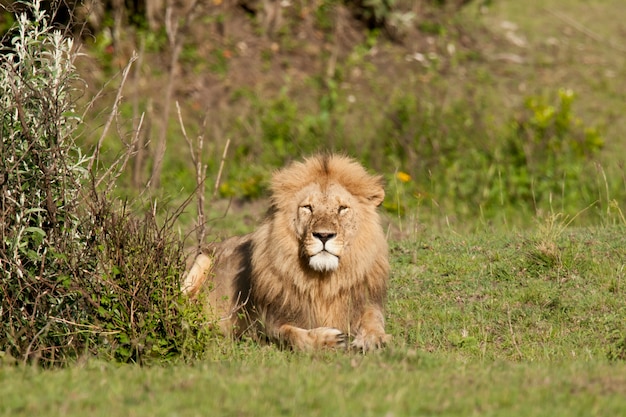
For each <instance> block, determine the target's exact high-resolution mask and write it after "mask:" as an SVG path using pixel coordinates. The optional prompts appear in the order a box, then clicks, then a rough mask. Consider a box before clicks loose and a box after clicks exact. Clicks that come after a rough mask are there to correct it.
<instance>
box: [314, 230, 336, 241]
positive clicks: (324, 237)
mask: <svg viewBox="0 0 626 417" xmlns="http://www.w3.org/2000/svg"><path fill="white" fill-rule="evenodd" d="M335 236H337V233H331V232H313V237H315V238H317V239H319V240H320V241H321V242H322V243H323V244H326V242H328V241H329V240H330V239H332V238H334V237H335Z"/></svg>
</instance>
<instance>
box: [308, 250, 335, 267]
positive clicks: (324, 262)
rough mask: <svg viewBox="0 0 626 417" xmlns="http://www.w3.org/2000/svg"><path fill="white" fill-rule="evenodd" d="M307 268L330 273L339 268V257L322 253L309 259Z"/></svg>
mask: <svg viewBox="0 0 626 417" xmlns="http://www.w3.org/2000/svg"><path fill="white" fill-rule="evenodd" d="M309 266H310V267H311V268H313V269H314V270H316V271H319V272H331V271H334V270H335V269H337V268H338V267H339V257H337V256H335V255H333V254H332V253H330V252H326V251H322V252H320V253H318V254H317V255H313V256H311V257H310V258H309Z"/></svg>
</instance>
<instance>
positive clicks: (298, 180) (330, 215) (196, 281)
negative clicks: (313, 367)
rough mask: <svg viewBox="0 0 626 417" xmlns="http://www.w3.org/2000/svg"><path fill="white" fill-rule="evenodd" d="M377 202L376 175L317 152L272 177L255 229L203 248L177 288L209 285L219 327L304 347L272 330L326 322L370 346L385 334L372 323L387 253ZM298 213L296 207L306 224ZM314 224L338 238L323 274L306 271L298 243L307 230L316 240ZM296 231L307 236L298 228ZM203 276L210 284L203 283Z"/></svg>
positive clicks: (379, 310)
mask: <svg viewBox="0 0 626 417" xmlns="http://www.w3.org/2000/svg"><path fill="white" fill-rule="evenodd" d="M346 192H347V193H346ZM383 198H384V189H383V185H382V179H381V177H379V176H373V175H370V174H368V173H367V172H366V170H365V169H364V168H363V167H362V166H361V165H360V164H358V163H357V162H355V161H354V160H352V159H350V158H348V157H344V156H338V155H317V156H313V157H311V158H309V159H307V160H305V161H304V162H295V163H292V164H291V165H290V166H288V167H286V168H284V169H282V170H280V171H278V172H276V173H275V174H274V176H273V178H272V182H271V206H270V209H269V211H268V214H267V216H266V219H265V221H264V222H263V224H262V225H261V226H260V227H259V229H257V230H256V231H255V232H253V233H251V234H249V235H246V236H243V237H236V238H231V239H228V240H226V241H224V242H221V243H218V244H213V245H210V246H208V247H207V248H206V249H205V251H204V255H200V256H201V257H202V256H204V258H202V259H201V258H200V257H199V258H198V259H197V260H196V265H201V267H198V268H195V271H194V269H193V268H192V271H191V272H190V274H189V275H188V276H187V279H186V281H185V283H186V284H185V285H186V288H185V289H186V291H187V292H188V293H190V294H191V295H195V294H196V293H197V291H198V289H200V287H201V286H204V287H210V288H211V291H212V292H213V293H214V294H213V296H211V297H209V303H210V304H212V307H213V309H214V310H217V311H216V313H217V314H219V315H220V316H221V317H222V321H223V326H222V327H223V329H224V330H225V331H226V332H231V331H232V330H234V331H235V334H241V333H242V332H244V331H245V330H252V331H253V333H254V334H255V335H264V336H266V337H267V338H268V339H270V340H276V341H279V342H285V340H287V341H286V343H287V344H295V345H297V347H303V348H307V347H310V346H307V343H309V342H308V341H306V340H305V341H302V340H301V339H302V338H296V339H295V340H296V341H295V342H294V341H293V340H290V339H289V338H290V337H291V336H289V335H291V333H292V331H291V330H290V332H287V333H289V334H287V333H286V331H285V329H284V328H283V327H281V326H284V325H288V326H293V327H294V328H298V330H300V329H316V328H331V329H338V330H339V331H340V332H341V333H342V334H344V335H346V336H350V337H352V338H356V339H357V340H356V344H357V345H358V346H359V347H362V348H371V347H377V346H378V345H381V344H383V343H384V342H385V341H386V340H387V338H388V336H387V335H385V333H384V329H383V327H382V326H383V325H384V324H383V323H384V320H383V317H382V315H383V304H384V300H385V296H386V289H387V280H388V275H389V263H388V249H387V243H386V239H385V235H384V233H383V230H382V227H381V224H380V218H379V215H378V213H377V206H378V205H380V203H381V202H382V200H383ZM301 201H306V204H305V205H304V208H301V207H300V205H302V204H303V203H302V202H301ZM346 201H348V202H346ZM322 202H323V205H321V204H322ZM318 207H322V208H323V209H322V208H319V209H318ZM348 209H349V210H350V212H349V213H348V214H344V211H347V210H348ZM298 210H304V214H303V216H308V217H306V219H307V220H306V221H304V220H302V219H300V218H299V214H298V213H299V211H298ZM309 211H311V214H309ZM318 213H320V214H318ZM316 216H317V217H316ZM323 216H325V217H324V218H322V217H323ZM320 225H322V226H320ZM316 227H317V229H319V228H320V227H322V228H323V231H324V233H325V234H327V235H329V236H332V237H336V238H337V240H338V241H339V242H341V254H340V256H338V259H339V261H338V266H337V267H336V268H335V269H333V270H328V271H326V270H316V269H314V268H312V267H311V266H310V265H309V263H308V261H307V254H306V249H303V242H304V240H305V238H306V237H307V236H308V237H310V236H311V234H312V235H314V236H316V237H319V236H320V233H319V231H318V230H317V229H316ZM301 229H302V230H307V232H306V233H303V234H307V236H302V235H300V234H299V233H301ZM320 230H321V229H320ZM331 232H332V233H331ZM322 246H323V244H322ZM203 262H204V264H203ZM198 271H201V272H202V273H201V274H199V273H198ZM207 272H209V273H208V274H207ZM211 275H212V276H213V279H211V278H210V276H211ZM207 276H209V279H208V280H206V281H207V282H208V283H210V284H207V283H204V284H203V282H201V281H205V279H204V277H207ZM225 300H228V301H225ZM289 329H291V327H289ZM372 329H374V330H372ZM318 333H319V332H318ZM322 333H323V332H322ZM359 338H361V339H362V340H358V339H359ZM307 340H308V339H307ZM312 343H313V342H312ZM301 344H303V346H300V345H301ZM313 344H314V345H315V346H313V347H316V346H317V345H326V344H328V345H330V346H332V345H333V344H334V342H328V343H327V342H324V341H322V342H319V343H317V342H316V343H313ZM338 344H340V343H338ZM370 345H376V346H370Z"/></svg>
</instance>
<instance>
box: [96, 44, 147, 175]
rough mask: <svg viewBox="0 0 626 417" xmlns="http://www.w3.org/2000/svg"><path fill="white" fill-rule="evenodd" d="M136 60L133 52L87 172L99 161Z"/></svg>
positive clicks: (135, 54)
mask: <svg viewBox="0 0 626 417" xmlns="http://www.w3.org/2000/svg"><path fill="white" fill-rule="evenodd" d="M136 60H137V53H136V52H134V51H133V55H132V56H131V57H130V59H129V60H128V64H126V67H124V71H122V82H121V83H120V86H119V87H118V89H117V95H116V96H115V101H114V102H113V110H111V114H110V115H109V118H108V119H107V121H106V123H105V125H104V129H103V130H102V134H101V135H100V139H98V143H97V144H96V149H95V150H94V152H93V157H92V158H91V160H90V161H89V165H88V167H87V171H91V168H92V166H93V164H94V162H96V161H97V160H98V156H99V154H100V148H101V147H102V142H104V138H105V137H106V135H107V133H108V132H109V128H110V127H111V123H113V119H114V118H115V116H116V115H117V109H118V107H119V105H120V101H121V100H122V90H123V89H124V84H125V83H126V78H127V77H128V73H129V72H130V68H131V67H132V65H133V63H134V62H135V61H136Z"/></svg>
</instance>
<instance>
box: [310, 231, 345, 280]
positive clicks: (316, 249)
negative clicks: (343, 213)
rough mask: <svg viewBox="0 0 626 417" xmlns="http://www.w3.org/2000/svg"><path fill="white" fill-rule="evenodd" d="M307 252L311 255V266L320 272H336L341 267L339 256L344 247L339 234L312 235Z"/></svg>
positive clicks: (322, 233) (320, 232)
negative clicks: (338, 237)
mask: <svg viewBox="0 0 626 417" xmlns="http://www.w3.org/2000/svg"><path fill="white" fill-rule="evenodd" d="M307 246H308V248H307V249H308V250H307V252H308V253H309V255H310V257H309V266H310V267H311V268H313V269H314V270H316V271H319V272H330V271H334V270H336V269H337V268H338V267H339V255H340V254H341V249H342V246H341V244H340V243H339V239H337V234H336V233H334V232H328V231H317V232H313V233H311V239H310V242H309V244H308V245H307Z"/></svg>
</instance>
